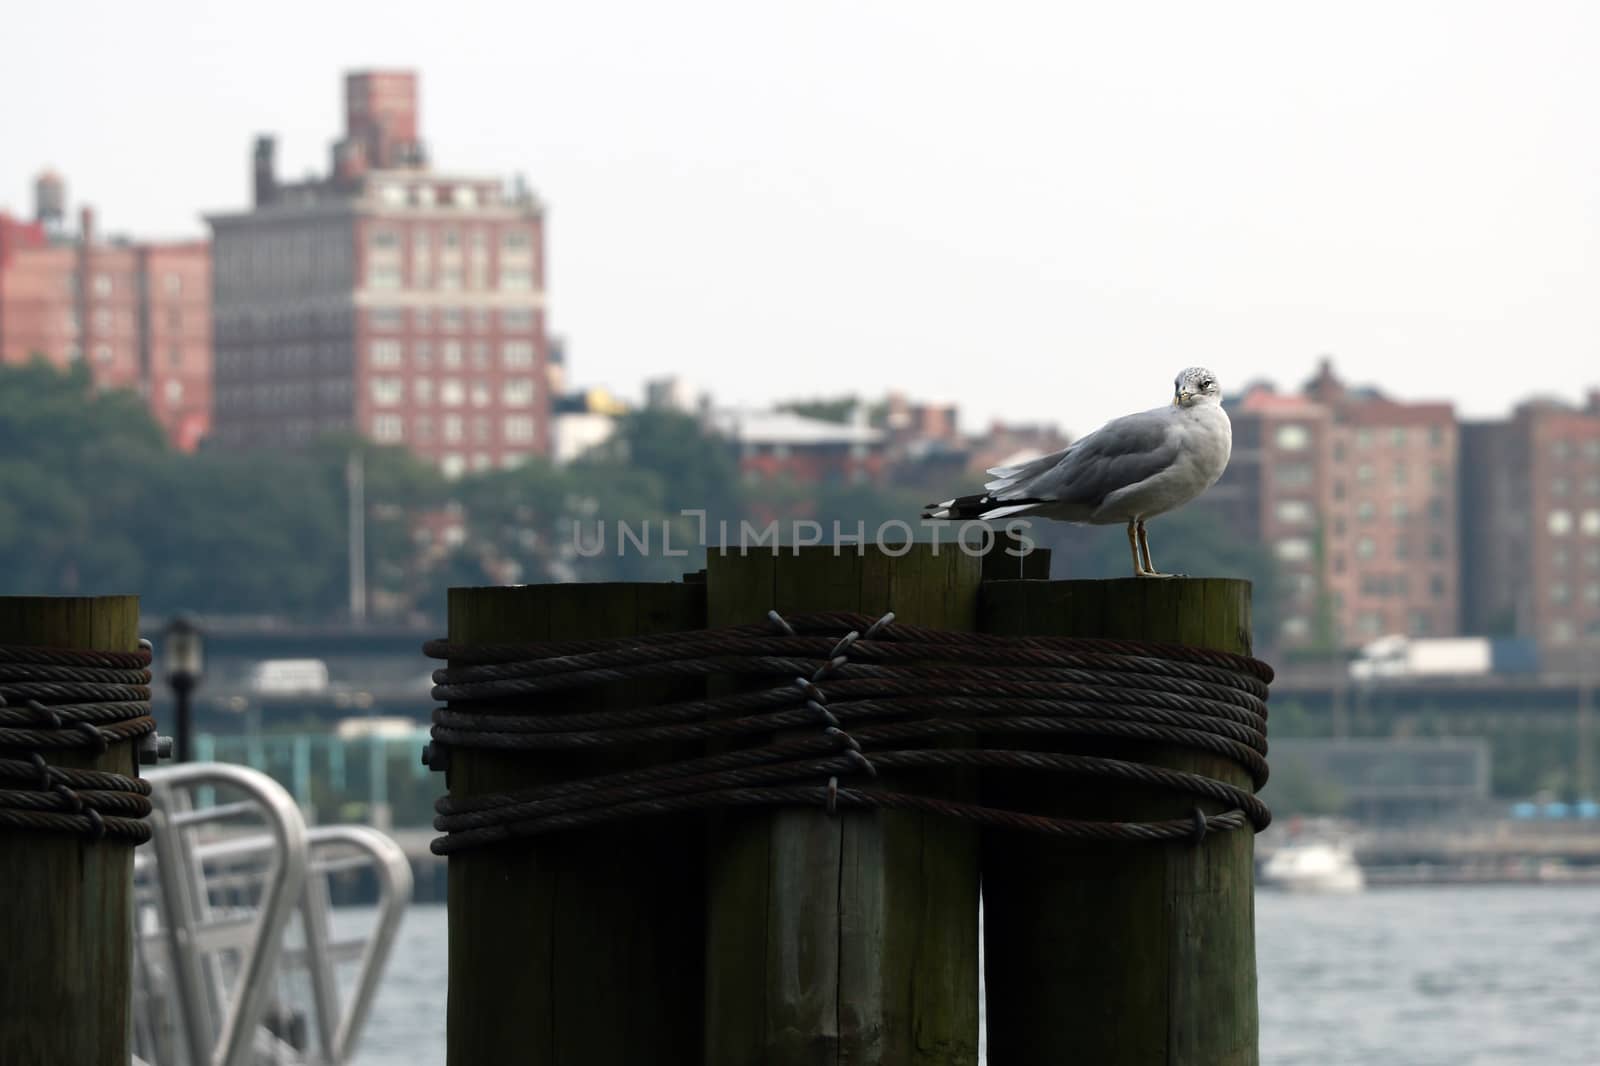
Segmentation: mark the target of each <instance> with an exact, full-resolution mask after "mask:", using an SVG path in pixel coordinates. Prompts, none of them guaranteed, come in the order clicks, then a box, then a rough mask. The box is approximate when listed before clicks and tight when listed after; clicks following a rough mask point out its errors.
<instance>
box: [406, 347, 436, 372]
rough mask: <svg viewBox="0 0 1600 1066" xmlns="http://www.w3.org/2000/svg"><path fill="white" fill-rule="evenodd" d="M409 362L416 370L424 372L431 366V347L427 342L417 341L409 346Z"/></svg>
mask: <svg viewBox="0 0 1600 1066" xmlns="http://www.w3.org/2000/svg"><path fill="white" fill-rule="evenodd" d="M411 361H412V363H414V364H415V365H416V368H417V369H418V370H426V369H428V368H429V367H430V366H432V365H433V345H431V344H429V343H428V342H427V341H417V342H416V343H414V344H413V345H412V346H411Z"/></svg>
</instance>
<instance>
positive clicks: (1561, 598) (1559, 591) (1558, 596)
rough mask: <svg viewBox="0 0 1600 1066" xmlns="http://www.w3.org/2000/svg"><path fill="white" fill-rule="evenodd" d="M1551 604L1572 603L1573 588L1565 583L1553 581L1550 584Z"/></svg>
mask: <svg viewBox="0 0 1600 1066" xmlns="http://www.w3.org/2000/svg"><path fill="white" fill-rule="evenodd" d="M1550 602H1551V603H1571V602H1572V588H1571V586H1569V585H1568V584H1567V583H1566V582H1565V581H1553V582H1551V583H1550Z"/></svg>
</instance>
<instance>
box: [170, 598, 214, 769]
mask: <svg viewBox="0 0 1600 1066" xmlns="http://www.w3.org/2000/svg"><path fill="white" fill-rule="evenodd" d="M204 649H205V638H204V635H203V634H202V633H201V632H200V627H199V626H196V625H195V624H194V623H193V622H191V621H190V620H189V619H188V618H187V617H186V616H184V615H181V614H180V615H174V616H173V618H172V621H170V622H168V623H167V628H166V632H165V633H164V634H163V640H162V644H161V658H162V660H163V661H164V662H165V663H166V668H167V684H168V685H170V686H172V694H173V696H174V697H176V698H177V704H178V722H177V728H176V730H175V732H176V733H177V734H178V735H177V744H176V747H177V761H178V762H188V761H189V756H190V741H191V737H190V729H189V694H190V693H191V692H193V691H194V688H195V686H196V685H198V684H199V683H200V674H201V668H202V667H203V666H204V665H205V654H204Z"/></svg>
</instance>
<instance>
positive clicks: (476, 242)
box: [467, 226, 488, 252]
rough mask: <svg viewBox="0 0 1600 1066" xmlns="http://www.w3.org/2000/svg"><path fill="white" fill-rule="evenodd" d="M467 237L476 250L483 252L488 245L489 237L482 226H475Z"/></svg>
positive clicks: (468, 232)
mask: <svg viewBox="0 0 1600 1066" xmlns="http://www.w3.org/2000/svg"><path fill="white" fill-rule="evenodd" d="M467 238H468V243H469V244H471V245H472V250H473V251H474V252H481V251H483V250H484V248H486V247H487V246H488V238H487V237H485V236H484V233H483V227H482V226H473V227H472V228H471V229H470V230H468V231H467Z"/></svg>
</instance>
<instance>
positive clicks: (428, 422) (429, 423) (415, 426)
mask: <svg viewBox="0 0 1600 1066" xmlns="http://www.w3.org/2000/svg"><path fill="white" fill-rule="evenodd" d="M411 433H412V438H413V439H414V440H415V441H417V443H419V444H427V443H431V442H432V440H433V416H432V415H418V416H417V417H416V418H414V419H412V420H411Z"/></svg>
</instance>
